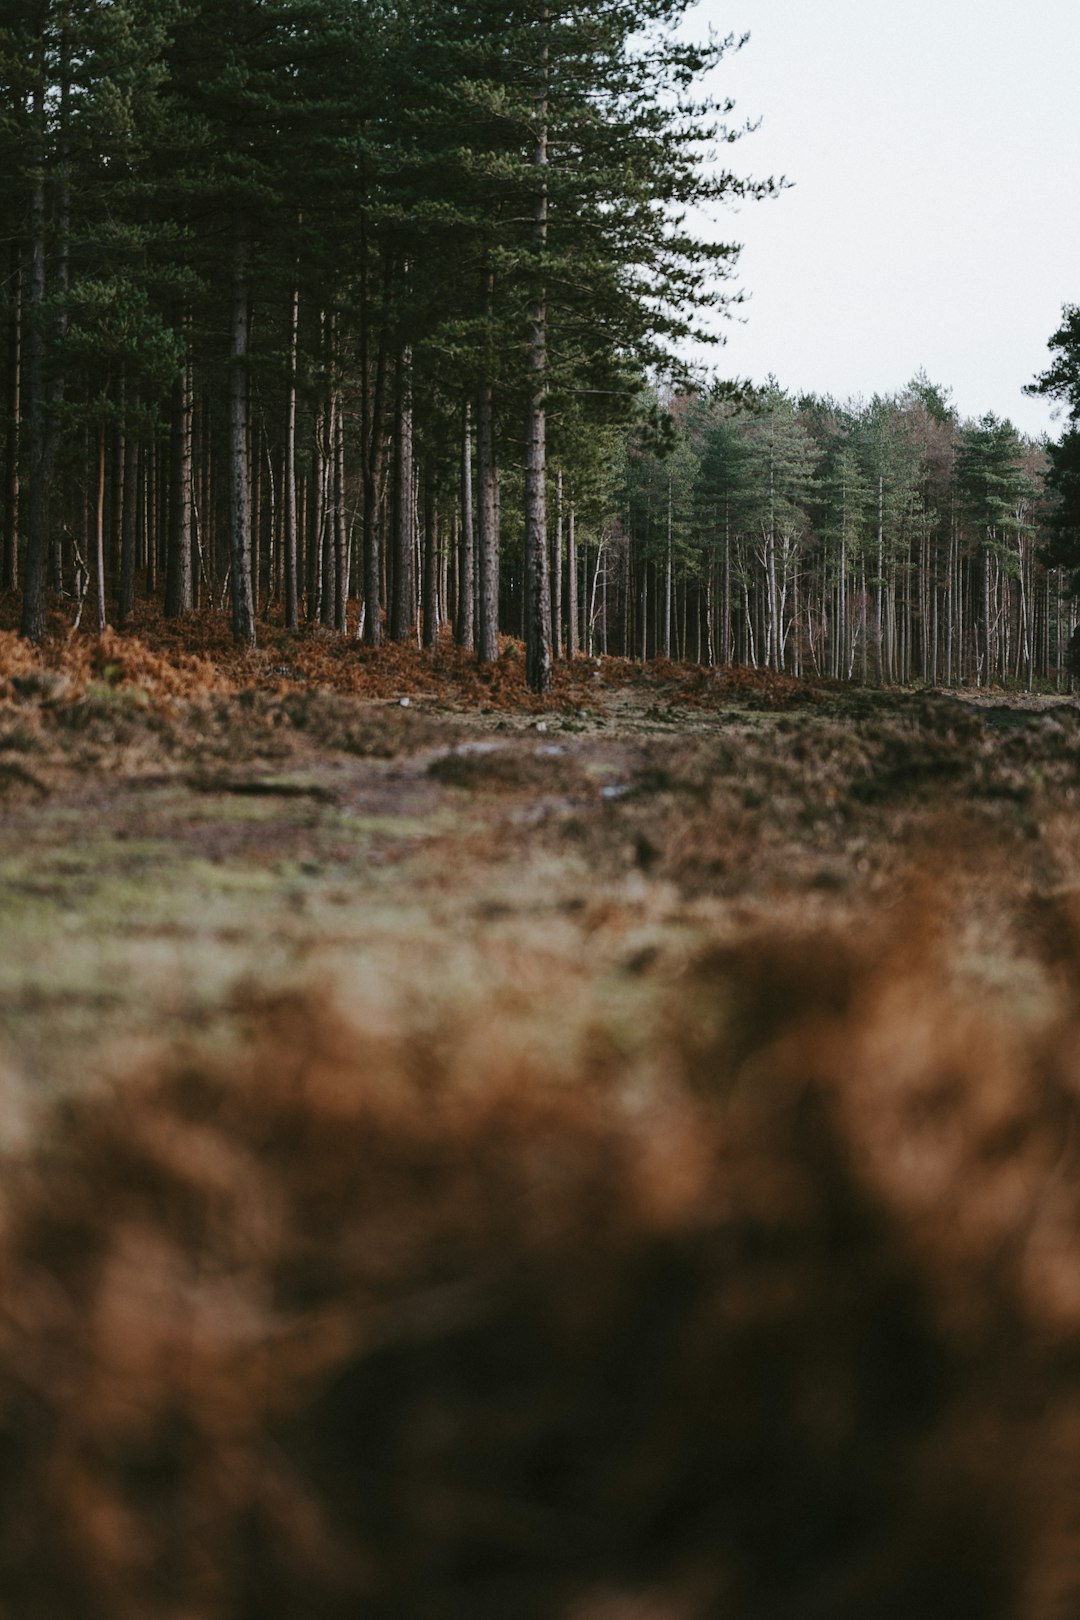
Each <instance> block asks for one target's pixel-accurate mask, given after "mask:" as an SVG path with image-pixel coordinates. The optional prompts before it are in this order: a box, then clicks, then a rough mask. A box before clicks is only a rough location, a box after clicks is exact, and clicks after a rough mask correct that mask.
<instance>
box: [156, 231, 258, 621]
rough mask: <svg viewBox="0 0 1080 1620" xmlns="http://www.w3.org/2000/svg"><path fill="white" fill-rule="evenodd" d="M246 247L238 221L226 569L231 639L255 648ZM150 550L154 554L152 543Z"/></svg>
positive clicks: (235, 238)
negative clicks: (227, 573) (229, 602)
mask: <svg viewBox="0 0 1080 1620" xmlns="http://www.w3.org/2000/svg"><path fill="white" fill-rule="evenodd" d="M249 319H250V316H249V308H248V242H247V232H246V230H245V227H244V225H243V223H242V221H237V223H236V227H235V234H234V238H233V300H232V369H231V373H230V377H229V484H230V489H229V495H230V500H229V564H230V568H231V574H230V589H231V597H232V632H233V639H234V640H235V641H236V642H237V644H238V645H239V646H242V647H254V645H255V598H254V594H253V591H252V584H251V464H250V463H251V451H250V445H249V442H248V368H247V355H248V330H249ZM150 549H151V550H152V549H153V542H152V541H151V546H150Z"/></svg>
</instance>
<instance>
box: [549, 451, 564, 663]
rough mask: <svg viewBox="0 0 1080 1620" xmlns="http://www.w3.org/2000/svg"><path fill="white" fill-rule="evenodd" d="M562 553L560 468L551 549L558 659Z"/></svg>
mask: <svg viewBox="0 0 1080 1620" xmlns="http://www.w3.org/2000/svg"><path fill="white" fill-rule="evenodd" d="M562 551H563V475H562V468H561V467H560V469H559V472H558V476H557V477H556V480H555V539H554V543H553V544H552V548H551V646H552V651H553V653H554V655H555V657H556V658H561V657H562V639H563V627H562V595H563V579H562Z"/></svg>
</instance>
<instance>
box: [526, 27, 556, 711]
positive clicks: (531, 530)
mask: <svg viewBox="0 0 1080 1620" xmlns="http://www.w3.org/2000/svg"><path fill="white" fill-rule="evenodd" d="M548 21H549V12H548V8H547V6H546V5H545V6H542V7H541V9H540V22H541V27H542V29H543V44H542V46H541V64H542V80H541V89H540V93H539V95H538V97H537V102H536V114H537V129H536V145H535V147H534V149H533V167H534V168H535V169H536V171H537V192H536V201H535V205H534V211H533V247H534V251H535V254H536V267H535V274H536V277H537V285H536V288H535V293H534V297H533V299H532V301H531V303H530V305H529V359H528V370H529V405H528V414H527V417H526V429H525V678H526V680H527V681H528V683H529V686H530V687H531V689H532V690H533V691H534V692H546V691H547V689H548V687H549V686H550V685H551V595H550V585H549V581H548V538H547V293H546V290H545V287H544V255H545V250H546V248H547V220H548V188H547V168H548V133H547V62H548V43H547V26H548Z"/></svg>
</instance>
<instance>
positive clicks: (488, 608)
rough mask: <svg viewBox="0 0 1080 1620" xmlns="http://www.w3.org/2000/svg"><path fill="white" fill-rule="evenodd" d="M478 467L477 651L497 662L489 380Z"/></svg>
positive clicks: (495, 478) (479, 423) (483, 395)
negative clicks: (478, 611) (478, 619)
mask: <svg viewBox="0 0 1080 1620" xmlns="http://www.w3.org/2000/svg"><path fill="white" fill-rule="evenodd" d="M476 470H477V481H478V485H479V497H480V499H479V510H478V517H479V520H480V521H479V534H478V540H479V548H480V556H479V566H480V589H479V609H480V622H479V625H478V626H477V648H476V652H477V657H478V659H479V661H480V663H482V664H494V663H495V662H497V660H498V657H499V467H498V462H497V459H496V455H495V400H494V393H493V390H492V387H491V384H490V383H485V384H484V385H483V387H482V388H481V390H480V408H479V411H478V414H477V419H476Z"/></svg>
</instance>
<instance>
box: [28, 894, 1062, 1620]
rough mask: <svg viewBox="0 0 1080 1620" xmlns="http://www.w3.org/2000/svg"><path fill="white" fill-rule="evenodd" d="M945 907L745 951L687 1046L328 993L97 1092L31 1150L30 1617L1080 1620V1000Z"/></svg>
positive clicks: (278, 1008)
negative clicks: (650, 1053)
mask: <svg viewBox="0 0 1080 1620" xmlns="http://www.w3.org/2000/svg"><path fill="white" fill-rule="evenodd" d="M931 915H932V913H931V911H930V908H929V907H928V906H927V904H926V903H925V899H924V901H923V902H922V903H916V902H914V901H911V902H909V904H908V906H907V909H906V911H905V912H904V914H903V915H902V916H897V917H895V918H894V919H893V920H892V921H891V922H890V923H889V925H888V926H886V927H879V928H877V929H876V931H874V932H872V933H871V934H870V935H869V936H868V937H865V938H862V939H857V940H856V939H853V938H852V937H851V936H850V934H848V935H847V936H846V937H845V936H843V935H839V934H835V933H817V934H811V935H807V936H804V937H794V936H792V935H790V934H785V933H778V932H776V931H768V930H765V931H763V932H760V933H759V934H757V935H756V936H755V937H754V938H752V939H750V940H748V941H746V942H744V943H743V944H742V945H741V946H740V948H739V949H738V950H731V949H726V948H724V949H720V948H716V949H713V950H710V951H708V952H706V953H705V955H704V956H702V957H700V958H699V959H698V960H697V961H696V962H695V963H693V964H692V965H691V966H690V967H689V968H688V969H687V970H686V971H685V973H684V974H683V975H682V976H681V977H680V979H679V980H678V981H677V982H676V983H674V984H673V985H672V987H671V990H670V996H669V1006H668V1015H667V1028H668V1032H669V1033H668V1038H667V1041H666V1043H665V1046H664V1050H663V1062H662V1063H661V1064H660V1065H659V1066H658V1067H656V1068H655V1069H654V1070H653V1071H651V1074H650V1076H649V1077H648V1078H647V1079H646V1078H644V1077H643V1076H642V1075H641V1074H637V1075H635V1074H633V1073H630V1072H626V1071H625V1070H624V1069H622V1068H620V1065H619V1063H618V1061H617V1059H616V1058H614V1057H613V1055H612V1054H610V1053H608V1054H606V1055H605V1054H602V1053H600V1052H599V1051H597V1052H594V1053H593V1054H592V1056H591V1057H589V1056H586V1057H584V1058H583V1059H582V1067H581V1071H580V1073H579V1075H578V1077H577V1082H576V1083H568V1082H567V1081H566V1079H565V1078H563V1079H561V1080H560V1081H559V1082H558V1083H554V1082H553V1081H552V1080H551V1079H549V1077H548V1076H546V1075H545V1073H544V1072H542V1071H541V1070H540V1069H538V1067H537V1065H536V1063H535V1060H534V1059H532V1058H531V1057H530V1053H529V1051H528V1050H527V1049H522V1048H521V1047H520V1045H519V1044H516V1043H515V1038H514V1030H513V1029H512V1028H511V1029H502V1028H500V1027H498V1026H497V1025H496V1026H492V1027H490V1028H488V1029H486V1030H485V1032H484V1038H483V1041H482V1042H480V1043H479V1046H478V1043H477V1041H476V1040H472V1041H469V1040H467V1039H466V1038H465V1037H466V1035H467V1033H468V1032H466V1031H463V1030H461V1029H455V1028H454V1027H453V1026H450V1027H447V1028H445V1029H433V1028H428V1029H427V1030H426V1032H425V1033H423V1034H421V1033H419V1032H418V1031H416V1030H411V1029H410V1028H407V1027H406V1028H401V1029H397V1030H395V1029H393V1028H383V1029H381V1030H371V1029H355V1028H353V1027H351V1026H350V1024H349V1021H348V1018H347V1016H346V1015H345V1014H344V1013H343V1012H342V1011H341V1009H339V1008H335V1007H333V1006H331V1005H329V1004H327V1003H326V1001H325V1000H321V999H314V1000H313V999H311V998H300V999H296V998H285V999H279V1000H277V1001H274V1002H269V1003H267V1002H265V1001H259V1002H255V1003H253V1004H250V1005H249V1006H248V1007H247V1009H246V1011H244V1012H243V1013H242V1017H243V1022H244V1026H245V1027H246V1029H247V1032H248V1033H247V1036H246V1039H245V1040H244V1041H243V1042H242V1043H241V1046H240V1051H239V1055H238V1056H237V1057H236V1058H235V1059H234V1060H233V1061H231V1062H229V1063H228V1064H225V1063H223V1062H221V1061H218V1062H216V1063H215V1062H211V1061H208V1060H206V1059H202V1058H200V1057H199V1056H198V1055H197V1053H195V1052H194V1051H192V1052H189V1053H188V1054H187V1055H186V1056H176V1057H169V1056H167V1055H166V1056H164V1057H163V1058H162V1059H161V1061H160V1062H159V1063H157V1064H147V1065H144V1067H143V1070H142V1072H141V1073H139V1074H138V1075H135V1076H129V1077H128V1078H127V1079H126V1080H124V1081H123V1082H120V1083H118V1084H117V1087H116V1090H115V1093H114V1094H113V1095H112V1096H106V1097H100V1096H98V1097H96V1098H93V1099H84V1100H83V1101H82V1102H80V1103H78V1104H69V1105H68V1106H67V1107H66V1108H65V1109H64V1110H63V1112H62V1113H61V1114H60V1115H59V1116H58V1117H55V1118H54V1119H53V1120H52V1122H51V1124H49V1125H47V1126H45V1127H43V1129H42V1130H41V1132H40V1135H39V1146H38V1148H37V1150H36V1151H35V1152H34V1153H33V1154H31V1155H29V1156H25V1157H24V1158H23V1159H22V1160H21V1161H20V1162H18V1163H16V1164H14V1165H10V1166H9V1167H8V1172H7V1175H6V1177H5V1216H4V1223H3V1233H2V1241H0V1293H2V1298H3V1302H4V1303H3V1314H2V1317H0V1503H2V1507H0V1592H2V1594H3V1597H2V1599H0V1612H3V1614H4V1615H5V1616H7V1617H9V1620H30V1617H34V1620H39V1617H41V1616H45V1615H53V1614H55V1615H60V1614H63V1615H64V1616H65V1617H69V1620H129V1617H130V1620H136V1617H138V1620H145V1617H147V1616H161V1617H164V1616H169V1617H176V1620H179V1617H180V1616H181V1615H182V1616H185V1617H188V1620H210V1617H215V1620H218V1617H222V1620H223V1617H225V1616H230V1617H232V1616H239V1615H249V1614H250V1615H254V1614H259V1615H278V1616H286V1617H293V1616H295V1617H296V1620H319V1617H322V1616H334V1617H339V1616H340V1617H344V1616H346V1615H349V1616H352V1615H355V1614H357V1613H362V1614H364V1615H365V1616H374V1617H386V1620H390V1617H391V1616H394V1617H397V1616H416V1617H420V1616H425V1617H427V1616H440V1617H447V1620H453V1617H458V1616H460V1617H461V1620H476V1617H483V1616H490V1617H493V1620H494V1617H499V1620H502V1617H505V1620H509V1617H511V1616H513V1617H515V1620H517V1617H521V1620H529V1617H531V1616H536V1617H542V1616H543V1617H546V1616H552V1617H555V1616H559V1617H568V1620H609V1617H610V1620H614V1617H616V1616H618V1617H620V1620H624V1617H627V1616H631V1615H633V1616H638V1615H648V1616H657V1617H663V1620H706V1617H713V1616H725V1617H726V1616H733V1617H734V1616H738V1617H739V1620H765V1617H766V1616H768V1617H769V1620H815V1617H816V1620H901V1617H905V1620H907V1617H910V1616H913V1615H918V1616H920V1617H921V1620H922V1617H926V1620H937V1617H941V1620H946V1617H948V1620H965V1617H970V1620H992V1617H993V1616H1017V1617H1021V1620H1051V1617H1053V1616H1063V1615H1066V1614H1072V1613H1075V1612H1077V1604H1078V1601H1080V1580H1078V1577H1080V1530H1078V1528H1077V1526H1076V1524H1075V1516H1074V1511H1073V1506H1074V1503H1075V1500H1076V1490H1077V1486H1078V1485H1080V1479H1078V1477H1077V1475H1078V1469H1080V1385H1078V1384H1077V1380H1076V1366H1077V1361H1078V1354H1080V1287H1078V1286H1077V1277H1078V1275H1080V1267H1078V1261H1080V1195H1078V1192H1077V1188H1078V1186H1080V1175H1078V1172H1080V1163H1078V1155H1080V1136H1078V1135H1077V1132H1076V1130H1075V1119H1076V1107H1077V1086H1078V1083H1080V1070H1078V1053H1080V1025H1078V1023H1077V1019H1076V1015H1075V1013H1074V1011H1073V1010H1072V1007H1071V1005H1070V1001H1069V997H1068V995H1067V994H1064V993H1063V995H1062V997H1061V999H1060V1002H1059V1003H1058V1004H1057V1006H1056V1010H1055V1011H1054V1012H1053V1013H1052V1014H1049V1015H1047V1016H1045V1017H1043V1018H1041V1019H1039V1020H1037V1021H1035V1022H1032V1023H1028V1024H1023V1025H1021V1024H1017V1023H1016V1022H1015V1021H1013V1022H1011V1023H1008V1022H1004V1021H1003V1020H1002V1019H1000V1018H999V1017H998V1015H997V1011H996V1009H995V1006H994V1005H993V1003H992V1002H991V1001H989V1000H988V999H987V998H986V997H981V996H979V995H978V994H977V993H975V992H973V991H971V990H970V989H968V990H962V989H959V988H958V987H957V986H956V985H955V984H954V983H953V982H952V981H951V979H950V977H949V975H948V973H947V972H943V971H942V963H943V955H942V952H943V948H944V947H943V941H942V938H941V936H940V934H939V933H938V932H937V930H936V927H935V925H934V924H933V922H932V921H931V920H930V918H931ZM1046 926H1047V929H1048V931H1049V932H1050V933H1051V934H1052V935H1053V937H1054V941H1055V950H1056V960H1057V964H1058V966H1057V972H1058V974H1059V976H1060V984H1061V986H1062V988H1063V991H1067V989H1068V986H1069V985H1070V984H1075V983H1077V982H1080V944H1078V941H1080V929H1078V913H1077V912H1076V910H1075V908H1073V909H1069V908H1068V907H1065V908H1059V910H1058V912H1057V913H1056V915H1055V917H1054V918H1053V919H1051V920H1048V922H1047V925H1046ZM465 1050H469V1051H471V1052H472V1053H473V1054H474V1057H475V1054H476V1053H477V1051H478V1050H482V1051H483V1053H484V1059H483V1062H482V1063H481V1064H480V1065H479V1066H477V1065H476V1064H475V1062H471V1063H469V1064H464V1063H463V1062H462V1061H461V1060H460V1058H459V1056H458V1054H460V1053H462V1052H463V1051H465Z"/></svg>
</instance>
